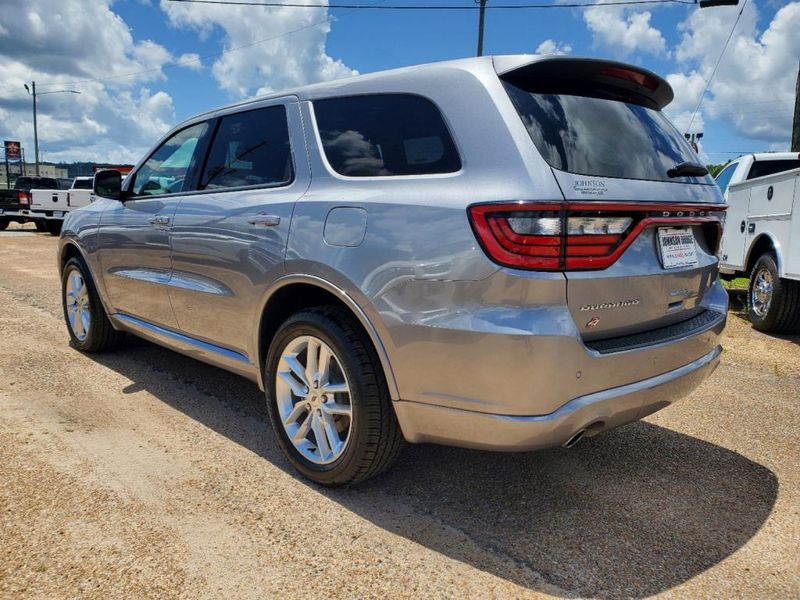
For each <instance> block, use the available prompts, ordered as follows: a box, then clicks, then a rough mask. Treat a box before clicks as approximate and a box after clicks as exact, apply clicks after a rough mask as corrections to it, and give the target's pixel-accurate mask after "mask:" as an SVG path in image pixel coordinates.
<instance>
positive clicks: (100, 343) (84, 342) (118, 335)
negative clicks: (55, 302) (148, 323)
mask: <svg viewBox="0 0 800 600" xmlns="http://www.w3.org/2000/svg"><path fill="white" fill-rule="evenodd" d="M73 271H77V272H78V273H80V276H81V278H82V279H83V281H84V284H85V285H86V288H87V292H88V301H89V312H90V319H89V331H88V333H87V334H86V337H85V338H84V339H79V337H78V336H77V335H76V334H75V332H74V331H73V329H72V326H71V325H70V319H69V314H68V312H67V279H68V278H69V277H70V275H71V274H72V273H73ZM61 306H62V308H63V310H64V321H65V323H66V325H67V332H69V338H70V344H71V345H72V347H73V348H76V349H77V350H80V351H81V352H104V351H106V350H110V349H112V348H113V347H115V346H117V345H118V344H119V342H120V341H121V340H122V338H123V337H124V335H125V334H124V333H123V332H121V331H117V330H116V329H114V327H113V326H112V325H111V321H109V320H108V316H107V315H106V311H105V309H104V308H103V303H102V302H101V301H100V297H99V296H98V295H97V289H96V288H95V286H94V281H93V280H92V277H91V275H90V273H89V270H88V269H87V268H86V265H85V264H84V263H83V261H82V260H80V259H79V258H70V259H69V260H68V261H67V264H66V265H64V270H63V271H62V272H61Z"/></svg>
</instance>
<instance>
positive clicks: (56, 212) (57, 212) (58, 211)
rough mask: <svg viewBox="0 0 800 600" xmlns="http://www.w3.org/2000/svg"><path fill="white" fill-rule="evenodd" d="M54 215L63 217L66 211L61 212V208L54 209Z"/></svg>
mask: <svg viewBox="0 0 800 600" xmlns="http://www.w3.org/2000/svg"><path fill="white" fill-rule="evenodd" d="M53 216H54V217H63V216H64V213H63V212H61V211H60V210H54V211H53Z"/></svg>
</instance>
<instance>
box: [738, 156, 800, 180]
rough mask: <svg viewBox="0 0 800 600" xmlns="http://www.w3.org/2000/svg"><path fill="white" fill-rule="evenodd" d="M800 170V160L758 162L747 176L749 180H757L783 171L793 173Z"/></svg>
mask: <svg viewBox="0 0 800 600" xmlns="http://www.w3.org/2000/svg"><path fill="white" fill-rule="evenodd" d="M797 168H800V159H798V160H757V161H756V162H754V163H753V166H752V167H750V172H749V173H748V174H747V179H755V178H756V177H764V176H765V175H774V174H775V173H781V172H782V171H791V170H792V169H797Z"/></svg>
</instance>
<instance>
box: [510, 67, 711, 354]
mask: <svg viewBox="0 0 800 600" xmlns="http://www.w3.org/2000/svg"><path fill="white" fill-rule="evenodd" d="M500 76H501V80H502V82H503V85H504V87H505V88H506V91H507V92H508V94H509V97H510V98H511V100H512V103H513V104H514V106H515V108H516V110H517V112H518V113H519V115H520V117H521V119H522V122H523V124H524V125H525V128H526V129H527V130H528V133H529V134H530V137H531V140H532V143H533V144H534V145H535V146H536V148H537V150H538V151H539V153H540V154H541V155H542V157H543V158H544V159H545V160H546V161H547V162H548V164H549V165H550V167H551V168H552V171H553V174H554V176H555V178H556V180H557V182H558V184H559V186H560V188H561V190H562V193H563V195H564V200H565V202H562V203H561V205H560V209H559V210H560V211H561V212H560V213H559V214H557V215H551V216H557V217H558V223H559V232H558V233H559V237H558V239H559V244H560V249H559V264H558V267H557V269H558V270H561V271H563V272H564V274H565V277H566V278H567V298H568V304H569V308H570V311H571V313H572V315H573V317H574V319H575V322H576V324H577V325H578V327H579V329H580V331H581V335H582V337H583V339H584V340H587V341H589V340H598V339H608V338H613V337H617V336H626V335H632V334H639V333H641V332H645V331H649V330H653V329H657V328H661V327H667V326H672V325H674V324H675V323H678V322H681V321H687V320H689V319H692V318H696V317H697V316H698V314H699V313H701V312H702V311H703V308H702V306H701V303H702V301H703V298H704V296H705V295H706V293H707V292H708V291H709V290H710V288H711V286H713V285H714V283H715V282H716V280H717V260H716V257H715V254H716V250H717V244H718V241H719V237H720V228H719V217H720V215H721V212H720V209H721V208H722V207H723V206H724V204H723V203H724V200H723V198H722V196H721V194H720V192H719V190H718V188H717V186H716V185H714V181H713V180H712V179H711V177H709V176H708V175H704V174H702V171H703V169H702V168H699V169H698V167H700V165H697V164H696V163H697V162H698V157H697V154H696V153H695V152H694V151H693V150H692V148H691V146H690V145H689V144H688V143H687V142H686V140H685V139H684V137H683V135H681V134H680V133H679V132H678V131H677V130H676V129H675V128H674V127H673V126H672V124H671V123H670V122H669V121H668V120H667V118H666V117H665V116H664V115H663V113H662V112H661V109H662V108H663V107H664V106H666V105H667V104H668V103H669V102H670V101H671V100H672V90H671V88H670V87H669V84H667V82H666V81H664V80H663V79H661V78H660V77H658V76H656V75H654V74H653V73H650V72H648V71H644V70H641V69H638V68H636V67H631V66H629V65H624V64H621V63H615V62H609V61H600V60H591V59H572V58H556V57H554V58H552V59H545V60H541V61H537V62H534V63H530V64H527V65H523V66H521V67H519V66H516V67H514V68H512V69H509V70H507V71H505V72H501V73H500ZM679 165H683V166H679ZM541 208H543V207H540V210H541ZM544 208H547V207H544ZM540 214H545V213H540ZM512 223H515V227H516V228H517V229H518V230H519V231H520V232H521V233H525V232H526V231H528V232H533V231H534V230H535V227H534V230H532V229H530V227H531V224H530V223H527V224H526V222H525V221H524V220H520V219H519V218H517V219H516V220H514V221H512ZM520 228H521V229H520ZM526 228H527V229H526ZM512 229H513V228H512ZM545 229H546V228H545Z"/></svg>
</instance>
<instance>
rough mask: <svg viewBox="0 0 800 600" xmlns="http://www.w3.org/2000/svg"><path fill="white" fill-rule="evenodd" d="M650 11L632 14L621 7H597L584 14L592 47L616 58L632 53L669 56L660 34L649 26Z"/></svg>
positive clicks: (585, 11) (633, 12)
mask: <svg viewBox="0 0 800 600" xmlns="http://www.w3.org/2000/svg"><path fill="white" fill-rule="evenodd" d="M651 16H652V14H651V13H650V11H643V12H639V11H631V10H630V9H628V8H626V7H620V6H597V7H593V8H587V9H586V10H584V11H583V20H584V22H585V23H586V26H587V27H588V28H589V30H590V31H591V32H592V38H593V42H594V46H595V47H596V48H599V47H602V48H604V49H606V50H609V51H611V52H612V53H613V54H616V55H618V56H627V55H630V54H633V53H634V52H646V53H649V54H662V55H664V54H668V52H667V42H666V40H664V36H663V35H661V32H660V31H659V30H658V29H656V28H655V27H653V26H652V25H651V24H650V17H651Z"/></svg>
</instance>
